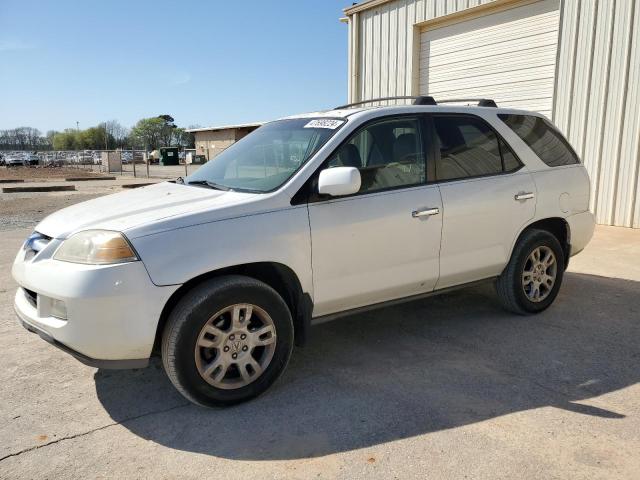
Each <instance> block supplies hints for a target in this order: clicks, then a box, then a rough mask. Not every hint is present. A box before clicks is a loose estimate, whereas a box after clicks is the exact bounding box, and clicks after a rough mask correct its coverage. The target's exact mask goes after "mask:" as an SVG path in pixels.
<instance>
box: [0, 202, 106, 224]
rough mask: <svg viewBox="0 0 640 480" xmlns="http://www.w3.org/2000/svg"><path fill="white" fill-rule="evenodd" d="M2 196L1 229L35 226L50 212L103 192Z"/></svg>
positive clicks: (0, 203)
mask: <svg viewBox="0 0 640 480" xmlns="http://www.w3.org/2000/svg"><path fill="white" fill-rule="evenodd" d="M11 195H12V196H11V197H10V198H7V197H8V195H5V196H0V211H1V212H2V213H1V214H0V231H2V230H13V229H16V228H29V227H31V228H33V227H35V226H36V224H37V223H38V222H39V221H40V220H41V219H43V218H44V217H46V216H47V215H49V214H50V213H53V212H55V211H56V210H60V209H61V208H64V207H67V206H69V205H73V204H74V203H78V202H83V201H85V200H90V199H92V198H96V197H99V196H100V195H102V193H93V194H71V195H70V194H68V193H66V192H50V193H47V194H46V195H42V196H38V197H36V196H34V195H33V194H19V193H12V194H11Z"/></svg>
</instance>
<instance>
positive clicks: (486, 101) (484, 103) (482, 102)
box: [438, 98, 498, 108]
mask: <svg viewBox="0 0 640 480" xmlns="http://www.w3.org/2000/svg"><path fill="white" fill-rule="evenodd" d="M464 102H477V103H478V107H493V108H498V104H497V103H496V102H495V100H492V99H490V98H448V99H446V100H438V103H464Z"/></svg>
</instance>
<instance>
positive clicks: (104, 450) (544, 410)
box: [0, 195, 640, 480]
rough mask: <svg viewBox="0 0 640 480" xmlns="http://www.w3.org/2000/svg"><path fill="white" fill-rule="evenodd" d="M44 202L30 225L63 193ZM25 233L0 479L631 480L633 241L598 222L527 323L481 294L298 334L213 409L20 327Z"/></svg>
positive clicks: (3, 329) (637, 272)
mask: <svg viewBox="0 0 640 480" xmlns="http://www.w3.org/2000/svg"><path fill="white" fill-rule="evenodd" d="M50 198H52V199H53V200H47V201H46V202H45V203H47V206H42V207H36V203H33V207H31V208H33V209H34V210H37V209H38V208H39V209H40V210H42V212H37V211H34V213H33V215H32V217H30V218H31V219H32V221H34V222H35V221H36V220H37V219H38V218H39V217H40V216H43V215H44V214H45V213H46V211H49V210H50V209H53V208H54V207H55V205H61V206H62V205H64V204H67V203H68V202H69V201H73V200H80V196H79V195H76V196H73V197H72V198H71V199H70V198H67V197H66V196H65V195H60V196H53V195H52V196H51V197H50ZM48 202H51V203H48ZM56 202H58V203H56ZM28 233H29V229H18V228H12V229H7V230H5V231H3V232H0V242H1V244H2V245H3V248H2V249H0V351H2V354H3V368H2V369H0V384H1V385H2V389H0V419H1V420H0V478H11V479H19V478H79V479H84V478H193V479H196V478H198V479H200V478H203V477H210V478H227V479H236V478H237V479H247V478H291V479H302V478H341V479H349V480H351V479H371V478H381V479H393V478H398V479H406V478H419V479H425V478H436V479H439V478H446V479H460V478H472V479H484V478H486V479H496V478H508V479H513V478H519V479H541V478H544V479H554V478H558V479H564V478H571V479H611V478H624V479H637V478H640V456H639V455H638V452H639V451H640V402H638V398H640V385H638V382H639V380H640V267H639V265H638V264H639V262H638V258H640V231H637V230H636V231H633V230H629V229H620V228H613V227H599V228H598V229H597V230H596V236H595V238H594V241H593V242H592V243H591V244H590V245H589V246H588V247H587V249H586V250H585V251H584V252H583V253H582V254H580V255H579V256H578V257H575V259H573V260H572V263H571V266H570V270H569V272H568V273H567V275H566V277H565V283H564V285H563V288H562V290H561V293H560V296H559V297H558V299H557V301H556V303H555V304H554V305H553V306H552V307H551V308H550V309H549V310H547V311H545V312H544V313H542V314H540V315H538V316H535V317H518V316H514V315H511V314H508V313H506V312H504V311H503V310H501V309H500V308H499V306H498V305H497V301H496V298H495V294H494V293H493V290H492V288H491V286H490V285H489V286H481V287H475V288H471V289H466V290H460V291H457V292H453V293H449V294H445V295H441V296H437V297H433V298H430V299H427V300H423V301H419V302H413V303H409V304H404V305H400V306H396V307H393V308H386V309H383V310H378V311H374V312H368V313H366V314H361V315H357V316H352V317H350V318H345V319H342V320H338V321H335V322H330V323H326V324H323V325H319V326H317V327H314V328H312V331H311V340H310V342H309V345H308V346H306V347H305V348H303V349H296V351H295V352H294V357H293V359H292V362H291V364H290V366H289V369H288V370H287V372H286V373H285V375H284V376H283V378H282V379H281V380H280V381H279V382H278V383H277V384H276V385H275V386H274V388H272V389H271V390H270V392H268V393H267V394H266V395H264V396H262V397H260V398H259V399H257V400H255V401H252V402H249V403H247V404H243V405H241V406H238V407H234V408H229V409H217V410H216V409H214V410H207V409H203V408H200V407H196V406H194V405H191V404H189V403H188V402H186V401H185V400H184V399H183V398H182V397H181V396H180V395H178V394H177V393H176V392H175V390H174V389H173V388H172V386H171V385H170V383H169V382H168V380H167V378H166V376H165V375H164V372H163V371H162V368H161V365H160V363H159V362H158V361H154V362H152V365H151V366H150V367H149V368H147V369H143V370H133V371H106V370H96V369H93V368H89V367H86V366H83V365H81V364H80V363H78V362H77V361H75V360H74V359H72V358H71V357H69V356H68V355H66V354H64V353H63V352H61V351H59V350H57V349H56V348H54V347H52V346H50V345H48V344H46V343H45V342H43V341H42V340H41V339H40V338H38V337H37V336H36V335H33V334H30V333H28V332H26V331H25V330H24V329H22V327H20V326H19V325H18V324H17V322H16V320H15V315H14V313H13V311H12V302H13V300H12V297H13V294H14V289H15V284H14V283H13V280H12V279H11V277H10V273H9V272H10V264H11V262H12V260H13V256H14V252H15V251H16V250H17V249H18V248H19V246H20V243H21V242H22V241H23V239H24V237H25V236H26V235H27V234H28Z"/></svg>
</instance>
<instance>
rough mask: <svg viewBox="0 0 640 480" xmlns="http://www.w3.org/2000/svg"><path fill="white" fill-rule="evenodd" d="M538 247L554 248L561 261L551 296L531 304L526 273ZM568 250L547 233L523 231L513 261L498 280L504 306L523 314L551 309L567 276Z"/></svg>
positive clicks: (497, 285) (514, 250) (512, 255)
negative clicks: (525, 285) (527, 263)
mask: <svg viewBox="0 0 640 480" xmlns="http://www.w3.org/2000/svg"><path fill="white" fill-rule="evenodd" d="M538 247H548V248H550V249H551V250H552V251H553V253H554V255H555V257H556V262H557V271H556V275H555V282H554V284H553V287H552V288H551V289H550V291H549V293H548V295H547V297H546V298H545V299H544V300H541V301H539V302H533V301H531V300H530V299H529V298H528V297H527V295H526V294H525V290H524V287H523V280H522V273H523V270H524V268H525V264H526V262H527V259H528V257H529V255H530V254H531V252H533V250H535V249H536V248H538ZM564 265H565V259H564V251H563V250H562V246H561V245H560V242H559V241H558V239H557V238H556V237H555V236H554V235H553V234H551V233H549V232H548V231H546V230H538V229H530V230H526V231H525V232H523V234H522V236H521V237H520V239H519V240H518V243H517V244H516V246H515V248H514V249H513V253H512V254H511V259H510V260H509V263H508V264H507V266H506V267H505V269H504V271H503V272H502V274H501V275H500V276H499V277H498V280H497V281H496V291H497V293H498V298H499V299H500V303H501V304H502V306H503V307H504V308H505V309H507V310H509V311H510V312H513V313H517V314H519V315H530V314H533V313H538V312H541V311H543V310H545V309H547V308H548V307H549V306H550V305H551V304H552V303H553V301H554V300H555V298H556V296H557V295H558V291H559V290H560V286H561V284H562V278H563V274H564Z"/></svg>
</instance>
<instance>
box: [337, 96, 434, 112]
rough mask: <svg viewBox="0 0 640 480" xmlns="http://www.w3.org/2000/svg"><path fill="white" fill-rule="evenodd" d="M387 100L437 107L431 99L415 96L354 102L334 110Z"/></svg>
mask: <svg viewBox="0 0 640 480" xmlns="http://www.w3.org/2000/svg"><path fill="white" fill-rule="evenodd" d="M387 100H413V104H414V105H437V103H436V101H435V100H434V99H433V97H428V96H424V95H421V96H417V97H411V96H400V97H381V98H372V99H370V100H362V101H361V102H354V103H348V104H346V105H340V106H339V107H336V108H335V109H334V110H343V109H345V108H351V107H355V106H358V105H364V104H365V103H373V102H384V101H387Z"/></svg>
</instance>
